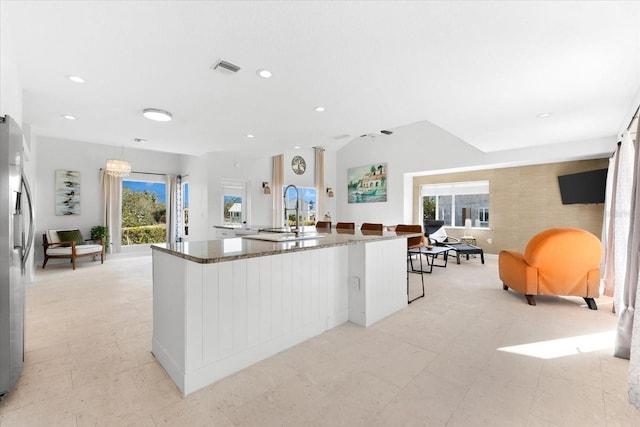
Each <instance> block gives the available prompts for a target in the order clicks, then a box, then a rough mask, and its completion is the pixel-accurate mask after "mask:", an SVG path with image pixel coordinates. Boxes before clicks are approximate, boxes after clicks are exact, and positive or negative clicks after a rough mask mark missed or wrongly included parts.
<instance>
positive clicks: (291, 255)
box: [152, 230, 411, 395]
mask: <svg viewBox="0 0 640 427" xmlns="http://www.w3.org/2000/svg"><path fill="white" fill-rule="evenodd" d="M410 235H411V234H396V233H386V232H385V233H383V234H380V235H362V234H361V233H360V232H359V231H356V232H355V233H353V234H349V235H345V234H342V233H336V231H335V230H334V231H333V233H329V234H326V235H324V237H323V238H320V239H313V240H304V241H292V242H266V241H259V240H249V239H243V238H236V239H224V240H211V241H203V242H182V243H177V244H170V245H154V246H152V248H153V341H152V351H153V354H154V355H155V357H156V359H157V360H158V361H159V362H160V364H161V365H162V366H163V367H164V368H165V370H166V371H167V373H168V374H169V376H170V377H171V378H172V380H173V381H174V382H175V384H176V385H177V386H178V388H179V389H180V391H181V392H182V393H183V394H185V395H187V394H189V393H192V392H194V391H196V390H198V389H200V388H202V387H205V386H207V385H208V384H211V383H213V382H215V381H217V380H219V379H221V378H223V377H225V376H228V375H230V374H232V373H234V372H237V371H239V370H241V369H243V368H245V367H247V366H250V365H252V364H254V363H256V362H259V361H260V360H263V359H265V358H267V357H270V356H272V355H274V354H276V353H278V352H280V351H283V350H285V349H287V348H290V347H292V346H294V345H296V344H298V343H300V342H302V341H305V340H307V339H309V338H312V337H314V336H317V335H319V334H321V333H323V332H324V331H326V330H328V329H331V328H334V327H336V326H338V325H340V324H341V323H344V322H346V321H352V322H354V323H357V324H359V325H361V326H368V325H370V324H372V323H374V322H376V321H378V320H380V319H382V318H384V317H386V316H388V315H390V314H392V313H393V312H395V311H398V310H400V309H402V308H404V307H405V306H406V305H407V288H406V278H407V276H406V275H407V273H406V237H408V236H410Z"/></svg>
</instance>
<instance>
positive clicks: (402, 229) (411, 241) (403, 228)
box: [395, 224, 425, 304]
mask: <svg viewBox="0 0 640 427" xmlns="http://www.w3.org/2000/svg"><path fill="white" fill-rule="evenodd" d="M395 231H396V233H406V232H413V233H420V235H419V236H415V237H407V261H408V263H409V264H410V265H411V267H410V268H409V266H407V272H412V273H420V279H421V280H422V295H419V296H417V297H415V298H413V299H410V298H409V275H408V274H407V303H409V304H411V303H412V302H413V301H415V300H417V299H418V298H422V297H424V271H423V269H422V254H421V252H420V249H421V248H423V247H425V242H424V236H422V226H421V225H420V224H398V225H396V230H395ZM414 255H417V256H418V258H419V259H420V270H419V271H418V270H414V269H413V261H412V259H411V257H412V256H414Z"/></svg>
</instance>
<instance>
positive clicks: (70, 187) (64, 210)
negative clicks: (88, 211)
mask: <svg viewBox="0 0 640 427" xmlns="http://www.w3.org/2000/svg"><path fill="white" fill-rule="evenodd" d="M56 215H80V172H75V171H62V170H57V171H56Z"/></svg>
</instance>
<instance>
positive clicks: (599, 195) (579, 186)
mask: <svg viewBox="0 0 640 427" xmlns="http://www.w3.org/2000/svg"><path fill="white" fill-rule="evenodd" d="M558 184H559V185H560V196H561V197H562V204H563V205H574V204H592V203H604V195H605V190H606V187H607V169H596V170H592V171H586V172H579V173H573V174H570V175H561V176H559V177H558Z"/></svg>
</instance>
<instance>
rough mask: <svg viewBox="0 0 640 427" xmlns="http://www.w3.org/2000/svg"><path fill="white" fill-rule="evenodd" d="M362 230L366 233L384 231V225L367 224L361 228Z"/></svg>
mask: <svg viewBox="0 0 640 427" xmlns="http://www.w3.org/2000/svg"><path fill="white" fill-rule="evenodd" d="M360 230H364V231H382V224H373V223H371V222H365V223H363V224H362V226H361V227H360Z"/></svg>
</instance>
